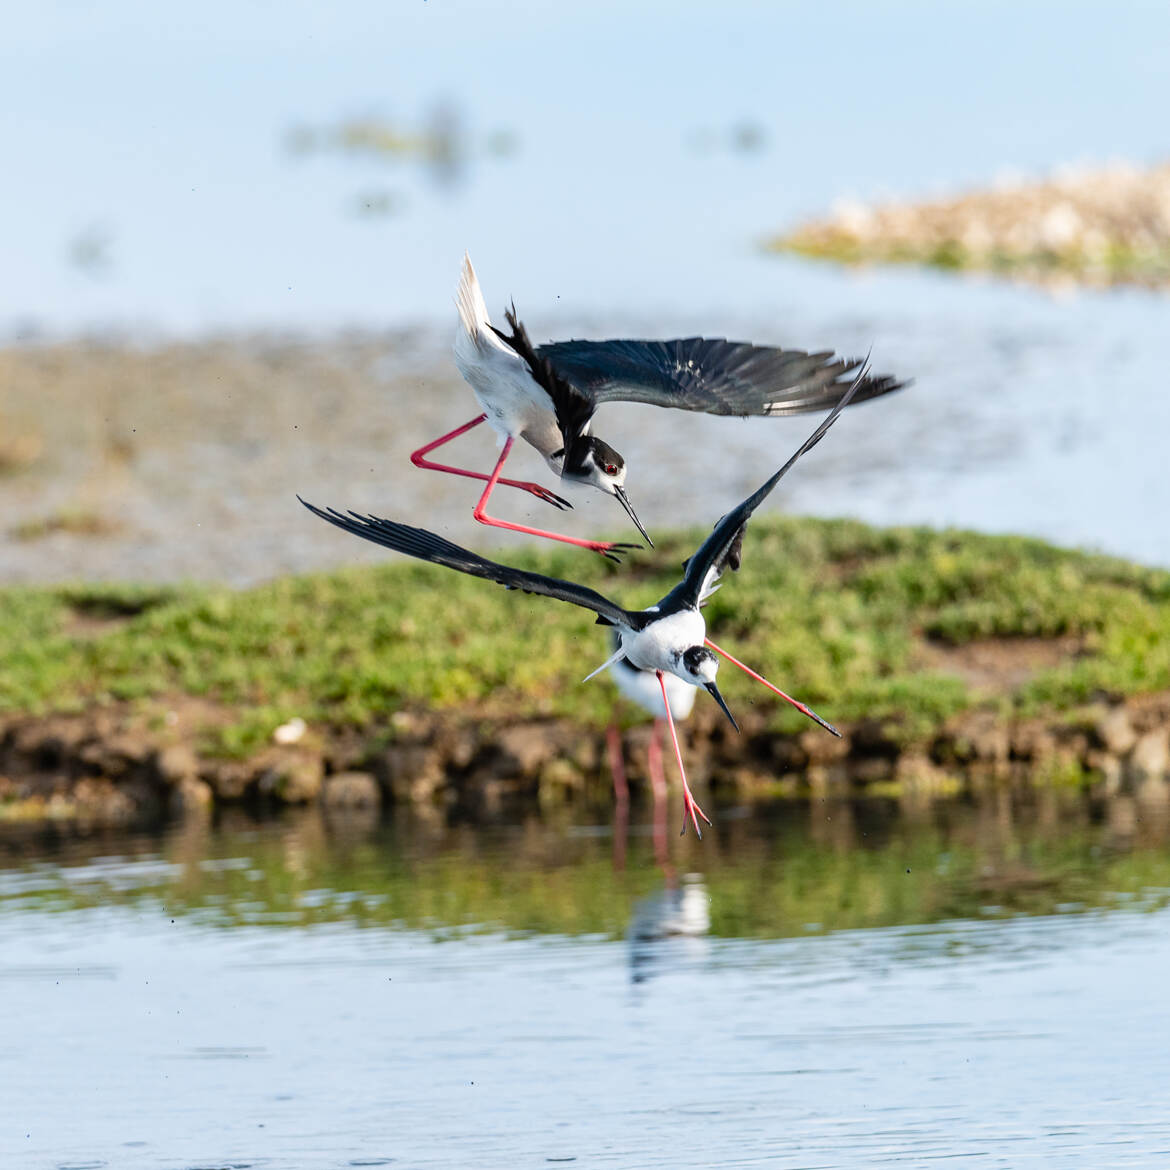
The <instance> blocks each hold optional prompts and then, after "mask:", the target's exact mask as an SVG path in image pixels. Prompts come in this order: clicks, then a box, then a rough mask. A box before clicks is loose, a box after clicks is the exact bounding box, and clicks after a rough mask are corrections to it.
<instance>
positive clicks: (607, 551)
mask: <svg viewBox="0 0 1170 1170" xmlns="http://www.w3.org/2000/svg"><path fill="white" fill-rule="evenodd" d="M513 441H514V440H513V439H512V437H511V435H509V436H508V438H507V439H506V440H505V441H504V449H503V450H502V451H501V452H500V457H499V459H498V460H497V461H496V466H495V470H494V471H493V472H492V473H491V475H490V477H489V478H488V482H487V487H485V488H484V489H483V495H482V496H480V497H479V503H478V504H476V505H475V509H474V510H473V511H472V513H471V514H472V515H473V516H474V517H475V518H476V520H478V521H479V522H480V524H491V525H492V526H493V527H495V528H506V529H508V531H510V532H525V533H527V534H528V535H529V536H543V537H545V538H546V539H547V540H559V541H562V542H563V543H565V544H575V545H576V546H577V547H578V548H587V549H589V550H590V552H596V553H601V555H602V556H603V557H608V558H609V559H610V560H611V561H616V560H617V559H618V558H619V556H620V555H621V553H623V552H624V551H625V550H626V549H631V548H641V547H642V546H641V545H640V544H614V543H611V542H609V541H603V540H579V539H578V538H577V537H575V536H562V535H561V534H560V533H557V532H546V531H545V530H544V529H543V528H529V527H528V526H527V525H526V524H513V523H511V521H509V520H497V519H496V518H495V517H494V516H489V515H488V514H487V512H485V511H484V509H485V508H486V507H487V502H488V498H489V497H490V496H491V494H492V491H493V490H494V489H495V486H496V484H497V483H499V482H500V471H501V470H502V468H503V466H504V460H506V459H507V458H508V453H509V452H510V451H511V450H512V443H513Z"/></svg>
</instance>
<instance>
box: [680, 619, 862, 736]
mask: <svg viewBox="0 0 1170 1170" xmlns="http://www.w3.org/2000/svg"><path fill="white" fill-rule="evenodd" d="M703 641H704V642H706V643H707V645H708V646H710V647H711V649H712V650H714V651H715V653H716V654H722V655H723V657H724V658H726V659H727V661H728V662H730V663H731V664H732V665H733V666H738V667H739V669H740V670H742V671H744V672H746V673H747V674H750V675H751V676H752V678H754V679H755V680H756V682H759V683H763V684H764V686H766V687H767V688H768V690H770V691H772V692H773V693H775V694H777V695H779V696H780V698H782V699H783V700H784V701H785V702H786V703H791V704H792V705H793V706H794V707H795V708H796V709H797V710H798V711H799V712H800V713H801V714H802V715H807V716H808V717H809V718H810V719H811V720H812V721H813V722H814V723H819V724H820V725H821V726H822V727H823V728H824V729H825V730H826V731H831V732H832V733H833V734H834V735H835V736H836V737H837V738H838V739H840V738H841V733H840V732H839V731H838V730H837V729H836V728H835V727H834V726H833V725H832V724H831V723H829V722H828V721H827V720H825V719H822V718H821V717H820V716H819V715H818V714H817V713H816V712H815V711H814V710H813V709H812V708H811V707H806V706H805V705H804V704H803V703H802V702H800V701H799V700H798V699H794V698H793V697H792V696H791V695H786V694H785V693H784V692H783V691H782V690H781V689H780V688H779V687H777V686H773V685H772V684H771V683H770V682H769V681H768V680H767V679H766V678H763V677H762V676H760V675H758V674H756V672H755V671H754V670H752V668H751V667H750V666H744V664H743V663H742V662H740V660H739V659H738V658H734V657H732V655H730V654H728V653H727V651H726V650H724V649H722V648H721V647H719V646H716V645H715V643H714V642H712V641H711V639H710V638H704V639H703Z"/></svg>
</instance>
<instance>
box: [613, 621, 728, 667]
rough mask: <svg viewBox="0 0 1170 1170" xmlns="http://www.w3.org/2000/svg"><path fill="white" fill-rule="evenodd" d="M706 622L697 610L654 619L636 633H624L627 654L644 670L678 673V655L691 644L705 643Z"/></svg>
mask: <svg viewBox="0 0 1170 1170" xmlns="http://www.w3.org/2000/svg"><path fill="white" fill-rule="evenodd" d="M706 634H707V623H706V622H704V621H703V615H702V614H701V613H699V611H698V610H697V609H684V610H681V611H680V612H678V613H672V614H670V615H669V616H668V617H664V618H659V619H658V620H657V621H653V622H651V623H650V625H648V626H647V627H646V628H645V629H644V630H639V631H638V633H636V634H634V635H632V636H631V635H629V634H624V635H623V636H622V649H623V650H625V652H626V657H627V658H628V659H629V660H630V661H631V662H632V663H633V664H634V665H635V666H637V667H639V668H640V669H642V670H669V671H671V672H672V673H677V672H678V671H679V670H680V669H681V667H680V663H679V657H680V655H681V654H682V652H683V651H684V650H687V649H689V648H690V647H691V646H702V644H703V639H704V637H706ZM680 677H682V676H681V675H680Z"/></svg>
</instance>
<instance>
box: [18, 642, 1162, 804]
mask: <svg viewBox="0 0 1170 1170" xmlns="http://www.w3.org/2000/svg"><path fill="white" fill-rule="evenodd" d="M1046 645H1047V646H1048V647H1050V648H1049V649H1042V648H1041V646H1040V645H1035V644H1031V643H1029V642H1020V643H1018V644H1015V643H1000V644H999V646H998V650H997V651H994V652H993V651H992V649H991V647H990V646H988V645H981V646H977V647H974V648H971V647H967V648H964V652H963V653H955V654H953V655H947V654H946V652H945V651H943V650H941V649H939V648H935V649H936V651H937V652H938V653H939V654H941V655H943V658H944V659H945V661H946V662H948V663H949V664H950V667H951V668H953V669H955V670H956V671H958V670H963V671H966V672H967V677H969V678H971V680H972V681H979V680H981V679H983V678H986V679H988V680H990V681H989V690H1000V689H1004V688H1006V686H1007V685H1008V684H1007V682H1004V681H1002V680H1001V679H1000V677H999V676H998V675H995V674H994V671H993V667H998V668H999V669H1001V670H1009V671H1014V672H1019V671H1025V670H1036V669H1041V668H1043V667H1044V666H1045V665H1047V664H1048V661H1049V658H1050V657H1051V656H1052V655H1053V654H1057V653H1061V654H1062V653H1065V652H1066V650H1067V648H1066V649H1065V650H1060V651H1056V650H1053V649H1051V646H1052V643H1046ZM232 717H233V712H232V711H231V710H230V709H228V708H226V707H222V706H220V705H217V704H216V703H214V702H212V701H210V700H204V699H197V698H186V697H184V698H176V699H174V700H173V701H170V702H165V701H164V702H161V703H152V704H151V705H149V707H145V708H144V707H143V706H142V705H141V704H139V705H130V704H121V705H108V706H102V707H97V708H92V709H89V710H85V711H81V712H77V713H73V714H54V715H43V716H7V717H3V718H0V822H2V821H9V822H12V821H45V820H50V821H54V820H55V821H70V822H76V823H81V824H89V825H94V826H102V825H127V824H132V823H143V822H148V821H153V820H158V819H160V818H164V817H167V816H170V815H186V814H196V815H202V814H206V813H207V812H209V811H210V810H212V809H215V808H221V807H227V806H232V805H247V806H253V807H277V806H287V805H309V804H320V805H322V806H323V807H325V808H335V809H342V808H367V809H376V808H378V807H379V806H381V805H383V804H391V803H398V804H407V805H411V806H415V807H420V808H421V807H427V808H430V809H445V810H449V811H451V812H454V813H457V814H458V815H460V816H463V817H467V818H469V819H477V818H486V817H491V816H493V815H495V814H497V813H498V812H500V811H501V810H502V809H504V808H507V807H511V806H516V805H521V804H533V803H535V804H538V805H541V806H546V807H547V806H555V805H558V804H566V803H574V802H582V801H589V802H593V801H596V802H603V801H605V800H607V799H609V797H610V793H611V776H610V772H609V768H608V764H607V759H606V751H605V729H604V728H602V727H599V726H594V725H582V724H579V723H575V722H573V721H571V720H567V719H555V718H534V719H527V720H522V721H516V720H514V719H512V718H509V717H508V716H507V714H506V713H504V712H501V711H498V710H488V709H476V708H460V709H450V710H442V711H433V710H424V709H420V710H413V711H400V712H397V713H395V714H394V715H393V716H391V717H390V718H388V719H387V720H386V721H385V722H384V723H382V724H379V725H377V726H373V727H369V728H365V729H361V730H358V729H355V728H330V727H325V726H312V725H310V726H307V727H305V728H304V730H303V732H301V733H300V734H299V735H297V736H296V737H295V741H294V742H283V743H282V742H276V741H275V738H277V737H274V741H273V742H270V743H268V744H267V745H266V746H264V747H263V748H262V749H260V750H258V751H256V752H254V753H253V754H251V755H249V756H248V757H247V758H239V759H234V758H224V757H222V756H216V755H214V754H211V752H210V751H209V748H208V744H209V743H211V742H213V736H212V734H211V733H212V732H213V731H214V730H215V728H217V727H221V726H224V725H227V724H229V723H230V722H231V720H232ZM741 726H742V734H740V735H736V734H734V733H733V732H732V731H731V729H730V728H728V727H727V725H726V723H725V722H724V721H723V720H722V719H721V717H720V715H719V712H718V711H716V710H713V709H712V710H710V711H708V710H707V709H705V708H701V709H699V710H697V711H696V712H695V714H694V716H693V717H692V718H691V719H690V720H688V722H687V723H686V724H685V725H684V727H683V728H682V742H683V751H684V758H685V760H686V764H687V771H688V776H689V777H690V779H691V782H692V784H694V785H696V786H697V787H699V788H701V789H705V790H706V791H707V792H709V793H711V794H713V795H714V796H715V797H716V798H724V799H752V798H753V797H768V796H777V795H787V796H799V795H803V794H814V795H824V794H826V793H829V792H832V793H835V794H845V793H847V792H858V793H865V792H870V793H875V794H884V795H898V796H901V797H922V796H930V795H931V794H935V795H939V794H953V793H956V792H961V791H964V790H969V789H974V788H978V787H981V786H983V785H985V784H987V783H1010V784H1013V785H1015V784H1027V783H1032V782H1064V783H1076V784H1086V783H1087V784H1091V785H1094V786H1099V787H1100V789H1101V791H1102V792H1104V793H1106V794H1115V793H1118V792H1126V791H1129V792H1137V793H1141V794H1143V795H1144V796H1145V797H1149V796H1150V795H1151V794H1155V795H1159V798H1161V796H1160V794H1163V793H1166V792H1170V788H1168V784H1170V692H1167V693H1159V694H1153V695H1146V696H1141V697H1138V698H1134V699H1131V700H1126V701H1124V702H1119V703H1111V702H1106V701H1101V702H1099V703H1096V704H1093V705H1091V706H1087V707H1085V708H1082V709H1080V710H1078V711H1076V712H1073V713H1064V714H1060V715H1053V716H1048V717H1045V718H1032V719H1015V718H1010V717H1005V716H1004V715H1003V714H1002V713H1001V712H999V711H997V710H993V709H989V708H984V709H975V710H971V711H967V712H964V713H963V714H961V715H959V716H956V717H955V718H953V719H952V720H950V721H949V722H948V723H947V724H946V725H945V726H944V727H943V728H942V729H941V730H940V731H938V732H936V733H934V734H933V735H931V736H930V737H929V738H928V739H925V740H923V741H921V742H908V741H906V740H905V739H904V738H902V737H901V736H900V735H899V729H898V727H897V725H896V724H894V723H882V722H878V721H861V722H858V723H855V724H852V725H845V726H843V727H842V732H843V737H842V738H841V739H839V740H838V739H834V738H832V737H831V736H829V735H827V734H825V733H824V732H822V731H820V730H819V729H818V728H815V727H809V728H807V729H805V730H803V731H801V732H800V733H798V734H785V733H781V732H778V731H776V730H774V729H773V728H771V727H770V726H769V723H768V716H767V715H766V714H763V713H756V712H752V711H748V712H746V713H745V715H744V717H743V718H742V719H741ZM275 731H276V729H275V728H274V732H275ZM650 734H651V729H650V726H649V724H639V725H635V726H633V727H630V728H628V729H627V730H626V731H625V732H624V733H623V747H624V751H625V759H626V767H627V770H628V772H629V775H630V778H631V780H632V781H633V782H634V784H635V786H636V787H638V786H642V785H645V784H646V783H647V775H646V758H647V747H648V744H649V738H650ZM282 738H286V739H287V736H284V737H282Z"/></svg>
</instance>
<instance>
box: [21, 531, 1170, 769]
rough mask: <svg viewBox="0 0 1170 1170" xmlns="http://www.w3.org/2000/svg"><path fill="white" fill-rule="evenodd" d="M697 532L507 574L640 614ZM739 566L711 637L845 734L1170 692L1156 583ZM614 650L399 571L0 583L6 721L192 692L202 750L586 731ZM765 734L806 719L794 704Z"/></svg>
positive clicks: (506, 598) (416, 569) (851, 551)
mask: <svg viewBox="0 0 1170 1170" xmlns="http://www.w3.org/2000/svg"><path fill="white" fill-rule="evenodd" d="M695 539H696V534H695V533H687V534H680V535H675V536H673V537H669V538H666V539H664V540H663V541H662V542H661V543H660V546H659V548H658V549H657V550H656V551H655V552H654V553H653V554H651V555H649V556H646V555H641V556H639V557H636V558H635V559H634V560H633V561H632V562H630V563H629V564H627V565H626V566H624V567H621V568H618V567H615V566H611V565H608V564H606V563H603V562H601V561H599V560H596V559H592V558H588V557H585V556H583V555H582V554H580V553H579V552H575V551H573V550H567V549H566V550H560V549H549V550H544V549H539V550H531V551H527V552H525V553H523V554H519V553H518V554H510V555H509V559H510V560H512V561H514V563H516V564H518V565H523V566H524V567H527V568H533V569H536V570H538V571H541V572H545V573H551V574H553V575H557V576H568V577H572V578H574V579H576V580H581V581H583V582H585V583H587V584H589V585H592V586H594V587H595V588H598V589H600V590H602V591H603V592H606V593H609V594H611V595H612V596H613V597H614V598H615V600H618V601H620V602H622V603H623V604H626V605H629V606H640V605H646V604H649V603H651V602H653V601H655V600H657V598H658V597H660V596H661V595H662V594H663V593H664V592H665V591H666V590H667V589H668V588H669V587H670V586H671V585H672V584H674V583H675V582H676V581H677V579H678V566H679V563H680V562H681V561H682V560H683V558H684V557H685V556H686V555H688V554H689V553H690V552H691V551H692V550H693V548H694V545H695ZM745 554H746V555H745V562H744V566H743V569H742V570H741V571H740V573H739V574H737V575H736V576H734V577H731V578H730V579H729V580H728V582H727V584H726V585H725V587H724V588H723V589H722V590H721V591H720V592H719V593H718V594H716V595H715V597H714V598H713V599H712V601H711V603H710V606H709V608H708V610H707V617H708V624H709V628H710V630H711V634H712V637H713V638H715V639H716V640H717V641H719V642H720V643H721V644H722V645H724V646H725V647H726V648H727V649H728V650H730V651H732V652H733V653H737V654H739V655H741V656H742V657H743V658H744V659H745V660H747V661H748V662H750V663H751V664H753V665H755V666H757V667H758V668H760V669H762V670H763V671H764V672H765V673H766V674H767V675H768V676H769V677H770V678H772V679H773V680H775V681H776V682H777V683H778V685H781V686H783V687H784V688H785V689H786V690H788V691H789V692H790V693H795V694H797V695H799V696H800V697H801V698H803V699H805V700H806V701H808V702H810V703H811V704H813V705H814V706H815V707H817V709H818V710H820V711H821V712H822V714H824V715H825V716H826V717H827V718H829V719H832V720H835V721H844V722H848V721H849V720H851V719H855V718H860V717H862V716H878V717H881V718H887V719H891V720H895V721H897V723H898V724H899V726H900V727H901V728H902V732H903V735H904V736H906V737H908V738H917V737H919V736H923V735H927V734H929V733H930V731H931V730H932V729H934V728H936V727H937V726H939V724H941V722H942V721H943V720H945V719H946V718H947V717H948V716H949V715H951V714H952V713H954V712H956V711H959V710H961V709H963V708H965V707H968V706H971V705H973V704H975V703H979V702H991V701H994V702H996V703H999V704H1008V705H1010V706H1012V707H1015V708H1019V709H1022V710H1025V711H1028V712H1040V711H1043V710H1051V709H1064V708H1068V707H1071V706H1076V705H1078V704H1081V703H1083V702H1085V701H1087V700H1089V699H1091V698H1093V697H1094V696H1095V695H1097V694H1099V693H1100V692H1108V693H1110V694H1115V695H1124V694H1131V693H1136V692H1142V691H1151V690H1158V689H1163V688H1167V687H1170V573H1167V572H1163V571H1159V570H1153V569H1147V568H1142V567H1139V566H1134V565H1129V564H1126V563H1124V562H1122V561H1118V560H1114V559H1111V558H1106V557H1100V556H1092V555H1087V554H1082V553H1077V552H1068V551H1063V550H1060V549H1056V548H1053V547H1051V546H1050V545H1047V544H1044V543H1043V542H1041V541H1036V540H1027V539H1023V538H1019V537H993V536H980V535H976V534H972V533H964V532H934V531H928V530H926V529H919V528H894V529H874V528H869V527H866V526H864V525H862V524H858V523H854V522H851V521H820V520H810V519H801V518H792V517H774V518H765V519H761V520H759V521H756V522H755V523H753V525H752V527H751V529H750V531H749V534H748V538H747V542H746V549H745ZM1024 636H1027V637H1032V638H1061V639H1066V640H1068V639H1072V640H1075V643H1076V652H1075V653H1070V655H1069V656H1068V657H1067V658H1066V659H1065V660H1063V661H1059V662H1058V663H1057V664H1056V665H1049V666H1047V667H1046V668H1044V669H1041V670H1039V671H1037V672H1034V673H1032V674H1031V675H1030V676H1029V677H1027V678H1025V679H1024V680H1023V681H1021V682H1019V683H1018V685H1015V686H1009V687H1005V688H1001V689H1000V690H999V691H998V693H997V694H996V695H995V696H994V699H992V698H989V696H988V694H987V693H986V692H980V691H979V690H978V689H976V688H974V687H973V686H972V685H971V683H970V682H969V681H966V680H965V679H964V677H963V673H962V672H961V671H953V670H950V669H948V668H947V667H946V665H945V657H946V653H945V651H946V648H947V647H957V646H958V647H961V646H963V645H964V644H966V643H970V642H973V641H979V640H982V639H987V638H1003V639H1014V638H1018V637H1024ZM927 642H929V643H931V644H932V645H933V646H934V647H935V651H936V652H935V653H934V654H933V655H931V656H930V657H929V661H930V662H932V663H934V664H935V669H926V668H925V666H924V663H926V662H927V661H928V659H927V658H924V654H923V649H924V644H925V643H927ZM939 647H941V648H942V651H941V652H939V651H938V648H939ZM607 653H608V641H607V634H606V632H605V631H603V630H600V629H598V628H597V627H596V626H595V625H594V623H593V620H592V617H591V616H590V615H589V614H587V613H585V612H584V611H577V610H574V609H573V608H571V607H569V606H565V605H559V604H557V603H555V602H553V601H550V600H548V599H545V598H540V597H529V596H525V595H519V594H509V593H507V592H505V591H504V590H502V589H500V588H498V587H496V586H494V585H492V584H490V583H487V582H484V581H480V580H477V579H473V578H468V577H464V576H461V575H460V574H457V573H452V572H449V571H445V570H441V569H435V568H432V567H430V566H427V565H422V564H418V563H415V562H410V561H406V560H403V559H401V558H394V559H392V560H391V559H388V563H387V564H386V565H385V566H382V567H378V568H374V569H346V570H342V571H340V572H336V573H331V574H324V575H316V576H310V577H295V578H286V579H281V580H278V581H274V582H272V583H270V584H267V585H263V586H260V587H258V588H254V589H249V590H246V591H242V592H236V591H231V590H228V589H219V588H201V587H176V588H173V589H158V588H150V589H148V588H143V587H139V586H108V585H95V586H69V587H51V588H8V589H4V590H0V711H7V712H36V713H43V712H48V711H56V710H76V709H79V708H82V707H84V706H86V705H90V704H95V703H105V702H111V701H119V700H122V701H125V700H130V701H140V702H142V704H143V706H144V708H145V709H147V710H149V709H150V708H151V706H152V704H153V703H154V701H155V700H159V699H167V700H172V699H173V698H174V696H176V695H178V696H189V697H194V698H202V699H207V700H209V701H211V702H213V703H215V704H216V705H217V706H219V707H222V708H224V709H225V710H228V711H229V712H231V714H230V716H229V722H228V723H227V724H226V725H217V726H216V728H215V731H214V741H213V743H212V745H211V746H213V747H214V748H215V749H216V750H219V751H223V752H227V753H229V754H240V755H243V754H247V753H248V752H250V751H251V750H253V749H254V748H255V747H257V746H258V745H259V744H261V743H262V742H265V741H266V740H267V739H268V737H269V736H270V735H271V731H272V729H273V727H274V726H276V725H277V724H278V723H280V722H282V721H284V720H285V719H288V718H290V717H291V716H293V715H300V716H302V717H303V718H305V719H306V720H307V721H309V723H310V724H311V725H317V726H321V725H331V726H334V727H340V726H351V727H354V726H356V727H359V728H369V727H372V726H374V725H378V724H383V723H384V722H385V720H386V719H387V717H388V716H389V715H391V714H392V713H393V712H395V711H397V710H400V709H402V708H404V707H410V706H418V705H425V706H428V707H435V708H443V707H457V706H465V705H474V706H477V707H481V708H484V709H487V710H491V711H497V712H500V713H501V714H505V715H508V716H510V717H516V718H522V717H525V716H530V715H533V714H536V713H544V714H552V715H561V716H567V717H571V718H575V719H577V720H580V721H581V722H586V723H599V722H601V721H603V720H604V719H606V718H607V717H608V714H609V711H610V706H611V702H612V696H613V692H612V689H611V688H610V687H608V686H607V685H605V684H604V683H591V684H589V685H582V684H581V681H580V680H581V678H582V677H583V675H584V674H585V673H586V672H587V669H589V668H591V667H592V666H593V665H595V664H597V663H600V662H601V661H602V660H603V658H604V657H605V656H606V655H607ZM940 661H942V662H943V666H942V668H939V666H938V663H939V662H940ZM721 682H722V683H725V690H726V693H727V695H728V697H729V701H731V703H732V705H733V707H734V706H735V705H736V704H737V703H738V704H747V703H753V704H760V705H761V706H765V709H769V710H771V709H773V708H768V707H766V704H767V703H768V700H767V699H765V698H764V697H763V695H762V692H761V691H760V690H759V688H758V687H755V685H754V684H752V683H751V682H750V681H749V680H748V679H747V678H746V677H745V676H743V675H742V674H740V672H738V671H731V670H727V671H724V674H723V679H722V680H721ZM775 720H776V723H777V725H778V726H784V727H787V728H796V727H799V726H801V724H802V721H801V719H800V717H799V716H798V715H796V714H795V713H794V712H791V711H790V710H789V709H787V708H785V709H783V710H781V709H778V708H775Z"/></svg>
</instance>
